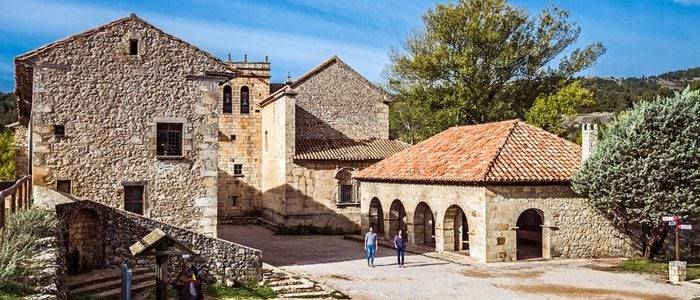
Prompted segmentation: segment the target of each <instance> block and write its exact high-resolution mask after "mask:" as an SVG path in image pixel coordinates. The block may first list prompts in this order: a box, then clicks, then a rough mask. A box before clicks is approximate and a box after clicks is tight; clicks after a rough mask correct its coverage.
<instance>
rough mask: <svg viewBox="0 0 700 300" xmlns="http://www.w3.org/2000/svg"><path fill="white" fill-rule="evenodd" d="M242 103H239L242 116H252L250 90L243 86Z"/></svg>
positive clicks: (241, 91) (241, 90)
mask: <svg viewBox="0 0 700 300" xmlns="http://www.w3.org/2000/svg"><path fill="white" fill-rule="evenodd" d="M240 93H241V95H240V96H241V97H240V98H241V99H240V100H241V102H240V103H239V108H240V114H241V115H249V114H250V88H248V86H245V85H244V86H242V87H241V89H240Z"/></svg>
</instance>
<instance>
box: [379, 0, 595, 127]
mask: <svg viewBox="0 0 700 300" xmlns="http://www.w3.org/2000/svg"><path fill="white" fill-rule="evenodd" d="M423 23H424V26H423V28H422V29H420V30H418V31H416V32H414V33H413V34H412V35H410V36H409V37H407V39H406V40H405V42H404V43H403V45H402V48H401V49H400V50H398V49H397V50H393V51H392V53H391V54H390V56H391V63H390V65H389V66H388V68H387V71H386V78H387V82H388V87H389V89H390V90H391V91H392V92H393V93H395V94H396V95H397V99H396V100H395V101H396V102H406V103H407V104H405V105H398V104H396V105H395V106H394V107H393V109H394V110H397V109H401V108H410V109H414V108H415V105H414V104H416V103H420V105H419V107H423V108H427V109H429V110H430V113H426V114H424V117H425V118H426V119H428V120H427V121H426V122H425V124H440V126H439V127H437V128H428V129H416V128H413V129H412V130H417V131H418V132H423V131H425V132H432V131H435V130H437V131H441V130H443V129H445V128H447V127H450V126H455V125H463V124H475V123H483V122H489V121H496V120H501V119H506V118H514V117H521V118H522V117H524V115H525V112H526V111H527V110H528V109H529V108H530V106H531V105H532V102H533V101H534V100H535V98H536V97H537V96H539V95H540V94H551V93H553V92H554V91H556V90H558V89H559V88H560V86H559V83H560V82H561V80H562V79H567V78H570V77H571V76H572V75H573V74H575V73H576V72H578V71H581V70H583V69H585V68H587V67H589V66H591V65H592V64H593V63H594V62H595V61H596V60H597V59H598V57H599V56H600V55H602V54H603V53H604V52H605V48H604V47H603V46H602V45H601V44H600V43H595V44H592V45H589V46H586V47H585V48H583V49H574V50H572V51H570V52H569V53H568V55H562V54H563V53H564V51H565V50H567V49H568V48H569V46H571V45H572V44H573V43H575V42H576V40H577V39H578V37H579V34H580V32H581V30H580V28H579V27H578V26H577V25H576V24H575V23H572V22H571V21H569V15H568V13H567V12H566V11H564V10H561V9H558V8H554V7H553V8H549V9H545V10H543V11H541V12H540V13H539V14H538V15H533V16H530V15H529V14H528V13H527V11H525V10H524V9H521V8H517V7H514V6H511V5H509V4H508V3H507V2H506V1H505V0H462V1H459V2H457V3H454V4H452V3H450V4H438V5H436V6H435V7H434V8H433V9H430V10H428V11H427V12H426V13H425V14H424V15H423ZM555 59H557V60H558V61H559V63H558V65H556V66H552V64H553V61H554V60H555ZM391 120H392V121H393V122H398V121H400V120H401V119H397V118H392V119H391ZM426 126H427V125H426ZM392 128H394V129H396V130H408V129H406V128H405V126H399V125H394V126H392ZM395 134H396V135H398V136H404V135H411V134H406V133H404V132H399V133H395ZM418 136H420V135H418Z"/></svg>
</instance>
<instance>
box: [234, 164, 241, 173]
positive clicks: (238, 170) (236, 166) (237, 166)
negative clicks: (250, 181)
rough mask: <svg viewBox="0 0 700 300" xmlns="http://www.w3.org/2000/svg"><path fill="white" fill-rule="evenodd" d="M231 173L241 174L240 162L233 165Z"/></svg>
mask: <svg viewBox="0 0 700 300" xmlns="http://www.w3.org/2000/svg"><path fill="white" fill-rule="evenodd" d="M233 175H238V176H243V165H241V164H235V165H233Z"/></svg>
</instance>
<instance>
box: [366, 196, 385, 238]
mask: <svg viewBox="0 0 700 300" xmlns="http://www.w3.org/2000/svg"><path fill="white" fill-rule="evenodd" d="M369 226H370V227H372V228H373V229H374V231H375V232H376V233H377V235H382V234H384V211H383V210H382V203H381V202H379V199H378V198H377V197H374V198H372V200H371V201H370V202H369Z"/></svg>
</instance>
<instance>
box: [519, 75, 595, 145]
mask: <svg viewBox="0 0 700 300" xmlns="http://www.w3.org/2000/svg"><path fill="white" fill-rule="evenodd" d="M594 103H595V98H593V93H592V92H591V91H589V90H588V89H586V88H584V87H582V86H581V82H580V81H574V82H572V83H570V84H568V85H566V86H564V87H563V88H561V89H560V90H559V91H557V92H556V93H554V94H552V95H542V96H539V97H537V99H535V103H533V104H532V107H531V108H530V110H529V111H528V112H527V114H526V120H527V122H528V123H530V124H533V125H535V126H537V127H541V128H543V129H545V130H547V131H549V132H551V133H554V134H557V135H559V136H562V137H567V138H571V137H568V136H566V134H567V133H569V132H568V130H567V128H566V125H565V121H566V120H567V119H568V120H571V119H573V118H574V117H576V115H578V112H579V110H580V109H581V108H583V107H588V106H591V105H593V104H594Z"/></svg>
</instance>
